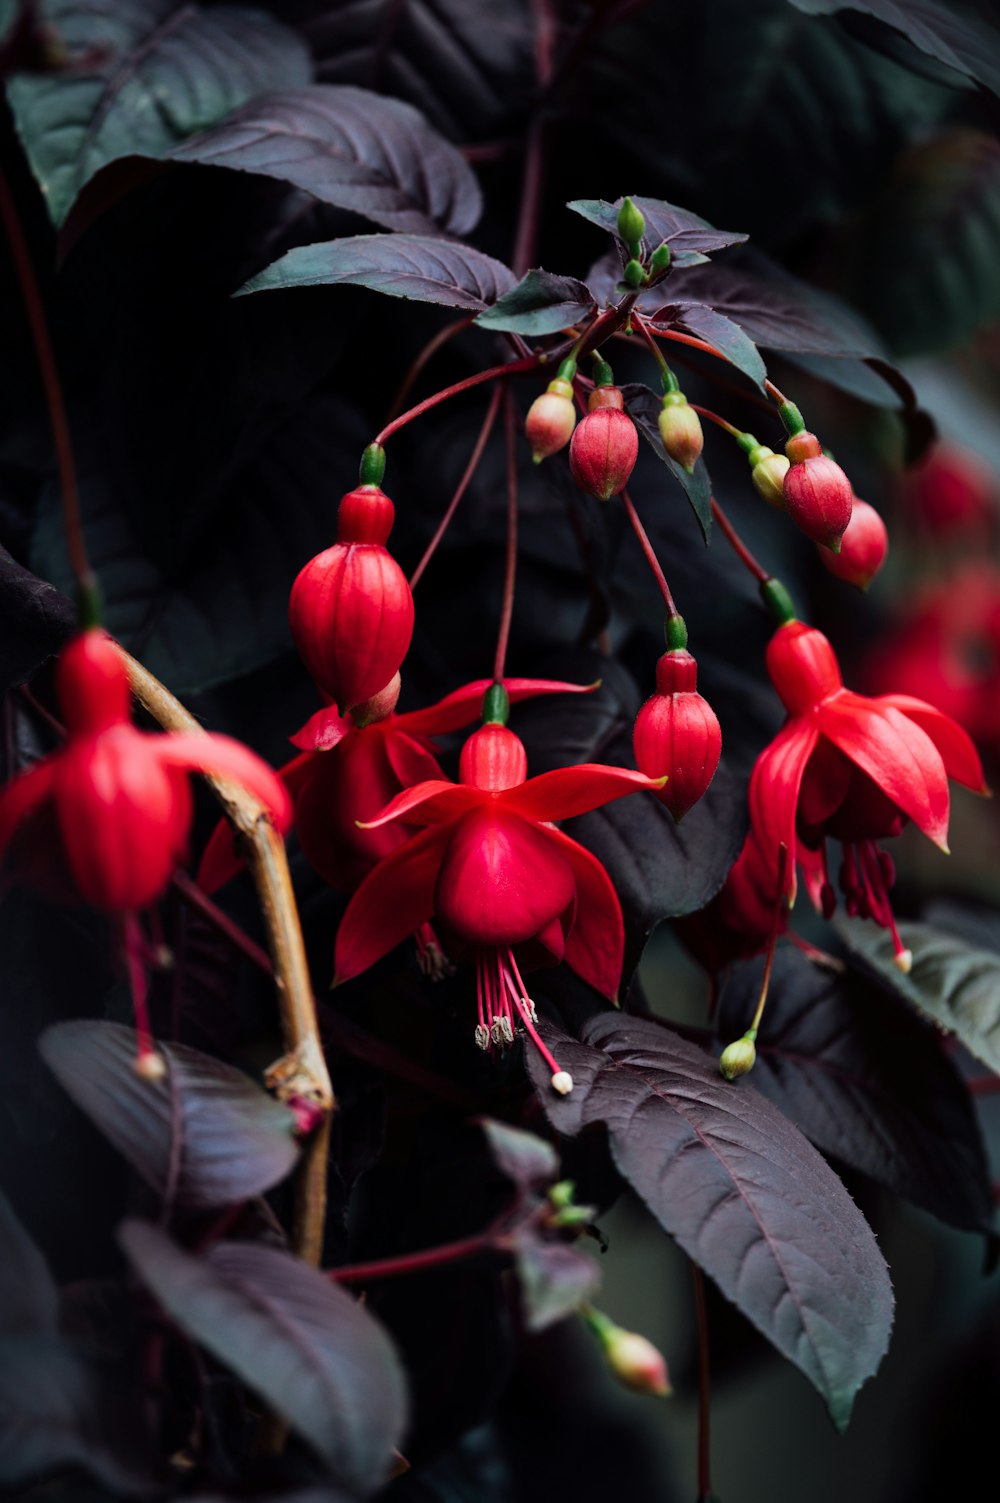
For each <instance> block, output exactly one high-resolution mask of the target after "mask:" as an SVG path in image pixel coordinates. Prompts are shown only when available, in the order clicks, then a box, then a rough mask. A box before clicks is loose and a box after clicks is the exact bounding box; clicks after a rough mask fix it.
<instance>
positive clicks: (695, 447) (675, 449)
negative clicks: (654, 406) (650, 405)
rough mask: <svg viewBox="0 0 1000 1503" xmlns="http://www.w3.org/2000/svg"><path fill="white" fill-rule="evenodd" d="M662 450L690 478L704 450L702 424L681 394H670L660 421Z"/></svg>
mask: <svg viewBox="0 0 1000 1503" xmlns="http://www.w3.org/2000/svg"><path fill="white" fill-rule="evenodd" d="M657 426H658V427H659V430H660V438H661V439H662V440H663V447H664V448H665V449H666V451H667V453H668V454H669V455H670V458H671V459H673V460H675V461H676V462H677V464H679V465H680V466H681V467H682V469H685V470H687V472H688V474H689V475H690V474H691V472H692V470H693V469H694V467H695V463H696V461H697V459H698V456H699V455H700V454H701V451H702V449H703V448H704V446H705V435H704V434H703V433H702V431H701V421H700V419H699V417H698V414H697V413H696V412H695V410H694V408H693V407H691V406H690V405H689V403H688V399H687V397H686V396H685V395H684V393H683V392H682V391H668V392H667V394H666V395H665V396H664V398H663V406H662V408H661V409H660V416H659V418H658V420H657Z"/></svg>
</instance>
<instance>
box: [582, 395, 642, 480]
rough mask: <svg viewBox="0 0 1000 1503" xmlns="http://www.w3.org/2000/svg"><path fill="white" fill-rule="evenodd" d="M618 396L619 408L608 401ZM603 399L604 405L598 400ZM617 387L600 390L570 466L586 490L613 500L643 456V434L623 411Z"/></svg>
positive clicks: (592, 404)
mask: <svg viewBox="0 0 1000 1503" xmlns="http://www.w3.org/2000/svg"><path fill="white" fill-rule="evenodd" d="M610 393H615V394H616V395H617V397H618V402H617V404H616V405H611V404H610V403H609V402H608V400H607V399H608V395H609V394H610ZM598 396H600V398H601V402H600V404H597V405H595V403H594V398H595V397H598ZM621 401H622V397H621V392H620V391H618V389H617V387H596V388H595V390H594V392H593V394H592V396H591V399H590V411H589V412H588V413H587V416H586V417H585V418H584V419H583V421H582V422H581V423H578V424H577V427H576V431H575V432H574V434H573V440H572V442H571V444H570V447H569V467H570V470H571V471H572V474H573V479H574V480H575V481H576V483H577V485H578V486H579V487H580V489H581V490H582V491H586V492H587V494H588V495H590V496H596V497H597V499H598V500H599V501H609V500H610V499H611V497H612V496H617V494H618V492H619V491H621V490H622V489H624V487H625V486H626V485H627V484H628V479H629V476H630V475H631V473H632V470H633V468H634V466H635V462H636V460H637V458H638V457H639V435H638V433H637V432H636V427H635V424H634V423H633V421H632V419H631V418H630V417H629V416H628V415H627V413H625V412H624V411H623V410H622V406H621Z"/></svg>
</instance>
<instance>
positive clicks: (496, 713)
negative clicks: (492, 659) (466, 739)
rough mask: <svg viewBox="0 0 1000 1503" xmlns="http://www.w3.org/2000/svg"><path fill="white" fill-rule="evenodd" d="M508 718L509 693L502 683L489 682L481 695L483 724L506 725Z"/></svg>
mask: <svg viewBox="0 0 1000 1503" xmlns="http://www.w3.org/2000/svg"><path fill="white" fill-rule="evenodd" d="M509 719H510V695H509V694H508V693H507V690H506V689H505V688H504V686H503V684H490V687H489V688H488V689H487V691H486V693H485V694H484V695H483V725H506V724H507V721H508V720H509Z"/></svg>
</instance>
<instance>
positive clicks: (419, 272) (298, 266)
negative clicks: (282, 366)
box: [236, 235, 514, 313]
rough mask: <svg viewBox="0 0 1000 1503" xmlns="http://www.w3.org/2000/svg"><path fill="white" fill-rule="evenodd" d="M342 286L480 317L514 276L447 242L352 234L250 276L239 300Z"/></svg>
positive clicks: (305, 248) (301, 250)
mask: <svg viewBox="0 0 1000 1503" xmlns="http://www.w3.org/2000/svg"><path fill="white" fill-rule="evenodd" d="M341 284H351V285H353V286H355V287H370V288H372V290H373V291H374V292H384V293H387V294H388V296H389V297H403V298H412V299H414V300H415V301H416V302H419V303H440V304H441V305H442V306H443V307H446V308H467V309H469V310H471V311H474V312H477V313H478V312H480V311H482V309H484V308H487V307H489V306H490V305H491V304H492V303H495V302H496V300H497V298H499V297H500V296H501V295H502V294H503V293H505V292H507V291H509V289H510V288H511V287H512V286H513V284H514V274H513V272H511V271H508V269H507V267H506V266H504V265H503V263H502V262H501V261H494V259H493V257H492V256H486V255H484V254H483V252H482V251H477V250H472V249H471V248H470V247H469V246H467V245H455V244H453V243H452V242H450V241H448V240H437V239H434V238H432V237H431V236H427V235H352V236H349V237H347V238H346V239H343V240H328V241H323V242H321V243H320V244H318V245H299V246H296V247H295V249H294V250H290V251H288V252H287V254H286V255H284V256H282V257H281V258H280V260H277V261H275V262H273V263H272V264H271V265H270V266H268V267H265V269H264V270H263V271H262V272H258V274H257V276H255V277H251V279H250V281H249V282H246V283H245V284H244V285H243V286H242V287H241V288H240V289H239V291H238V292H237V293H236V296H237V297H243V296H245V294H246V293H248V292H273V291H275V290H278V289H282V288H286V287H326V286H336V285H341Z"/></svg>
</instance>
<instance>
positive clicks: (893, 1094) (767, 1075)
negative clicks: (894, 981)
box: [716, 950, 993, 1231]
mask: <svg viewBox="0 0 1000 1503" xmlns="http://www.w3.org/2000/svg"><path fill="white" fill-rule="evenodd" d="M761 969H762V964H761V963H755V964H753V965H750V966H747V965H743V966H740V967H738V968H737V970H736V972H735V974H734V975H733V977H732V978H731V980H730V981H729V982H727V984H726V987H725V990H724V991H723V994H722V998H721V1002H720V1005H719V1013H718V1019H717V1025H716V1028H717V1032H718V1034H719V1037H720V1039H722V1041H723V1042H724V1043H728V1041H729V1040H730V1039H733V1038H738V1037H739V1036H740V1035H741V1034H742V1033H743V1032H744V1030H745V1029H746V1028H747V1026H748V1025H749V1022H750V1019H751V1017H752V1016H753V1010H754V1006H755V1004H756V999H757V993H758V990H759V987H760V979H761ZM753 1083H754V1085H755V1086H756V1087H757V1089H758V1090H759V1091H761V1092H762V1093H763V1095H765V1096H767V1097H768V1099H769V1100H770V1101H773V1102H774V1104H775V1106H777V1107H780V1109H781V1110H782V1111H783V1112H784V1114H785V1116H786V1117H790V1118H791V1120H792V1121H793V1122H794V1123H796V1125H797V1126H798V1127H800V1128H801V1129H802V1131H803V1132H804V1133H805V1135H806V1137H807V1138H809V1139H811V1141H812V1142H814V1143H815V1144H816V1146H817V1147H818V1148H821V1149H822V1150H823V1152H824V1153H827V1154H832V1155H833V1156H834V1157H835V1158H838V1159H840V1160H841V1161H842V1162H843V1163H845V1164H850V1165H851V1167H852V1168H855V1169H860V1170H862V1172H863V1173H865V1174H869V1175H871V1177H872V1178H873V1179H875V1180H877V1181H878V1182H879V1183H880V1184H882V1185H885V1186H886V1187H887V1188H888V1189H890V1190H893V1191H895V1193H896V1194H898V1195H902V1196H905V1197H906V1199H908V1200H912V1201H913V1202H914V1203H915V1204H916V1205H919V1206H922V1207H923V1208H924V1209H925V1210H927V1211H930V1212H932V1213H933V1214H934V1215H935V1216H938V1217H940V1218H941V1220H942V1221H946V1222H948V1223H950V1224H951V1225H952V1226H958V1227H962V1228H963V1229H966V1230H969V1231H984V1230H989V1228H990V1226H991V1224H992V1220H993V1205H992V1200H991V1196H990V1183H989V1174H988V1171H987V1166H986V1158H985V1154H984V1151H983V1144H982V1140H981V1138H980V1134H979V1128H978V1126H977V1124H976V1119H975V1114H974V1112H973V1109H972V1104H971V1102H970V1100H969V1094H968V1091H967V1090H966V1088H965V1086H964V1085H963V1083H962V1080H961V1077H960V1076H959V1074H958V1072H957V1070H956V1069H955V1067H954V1066H953V1064H952V1063H951V1061H950V1060H949V1059H948V1058H947V1057H946V1055H945V1054H944V1052H943V1051H942V1049H941V1041H940V1039H939V1038H938V1037H937V1035H936V1034H935V1033H934V1032H933V1031H932V1030H931V1029H929V1028H927V1027H926V1026H924V1025H923V1024H921V1023H920V1022H919V1021H918V1020H917V1019H916V1018H914V1017H912V1016H910V1015H908V1014H907V1012H906V1010H905V1008H903V1007H902V1006H901V1005H900V1004H898V1003H894V1002H893V1001H891V1000H890V999H889V998H887V997H886V996H884V995H882V994H881V993H880V992H879V990H878V989H877V988H876V987H875V986H873V985H871V984H869V983H866V982H865V981H863V980H862V979H861V978H860V977H859V976H858V975H857V974H856V973H848V974H847V975H843V976H841V975H832V974H831V973H830V972H829V971H827V970H821V969H819V968H818V967H817V966H814V965H812V964H811V963H810V962H809V961H808V960H807V959H806V957H805V956H804V955H801V954H800V953H799V952H798V951H794V950H785V951H779V953H778V955H777V956H776V958H775V964H774V973H773V975H772V978H771V985H770V989H769V991H768V998H767V1008H766V1010H765V1013H764V1020H763V1023H762V1024H761V1028H760V1032H759V1033H758V1036H757V1063H756V1065H755V1066H754V1071H753Z"/></svg>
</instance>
